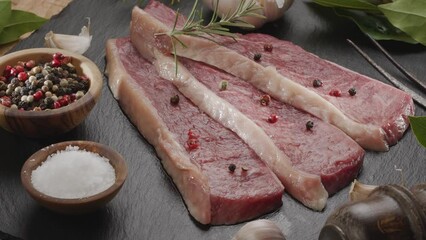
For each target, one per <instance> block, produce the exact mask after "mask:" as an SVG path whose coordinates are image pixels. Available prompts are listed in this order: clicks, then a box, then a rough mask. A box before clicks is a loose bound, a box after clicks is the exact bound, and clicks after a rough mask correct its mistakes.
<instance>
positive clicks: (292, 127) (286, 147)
mask: <svg viewBox="0 0 426 240" xmlns="http://www.w3.org/2000/svg"><path fill="white" fill-rule="evenodd" d="M180 61H181V62H182V63H183V64H184V65H185V66H186V67H187V68H188V70H189V71H190V72H191V73H192V74H193V75H194V76H195V77H196V78H197V79H198V80H199V81H200V82H202V83H203V84H205V85H206V86H207V87H209V88H210V89H211V90H212V91H214V92H215V93H216V94H217V95H219V96H220V97H222V98H223V99H225V100H227V101H228V102H230V103H231V104H233V105H234V106H236V107H237V108H238V110H240V111H241V112H242V113H244V114H245V115H247V116H248V117H249V118H250V119H252V120H253V121H254V122H255V123H256V124H257V125H259V126H260V127H262V128H263V130H264V131H265V132H266V134H268V136H269V137H270V138H272V140H273V141H274V143H275V144H276V145H277V146H278V147H279V148H280V149H281V150H282V151H283V152H284V153H285V154H286V155H287V156H288V157H289V158H290V160H291V162H292V164H293V166H295V167H296V168H298V169H300V170H302V171H305V172H308V173H312V174H315V175H319V176H321V181H322V183H323V185H324V187H325V188H326V189H327V191H328V193H329V194H333V193H335V192H337V191H338V190H340V189H342V188H343V187H345V186H347V185H348V184H349V183H350V182H352V181H353V179H354V178H355V177H356V176H357V175H358V173H359V170H360V169H361V167H362V162H363V157H364V150H363V149H362V148H361V147H360V146H359V145H358V144H357V143H356V142H355V141H353V140H352V139H351V138H350V137H348V136H347V135H346V134H344V133H343V132H342V131H340V130H339V129H337V128H336V127H334V126H332V125H330V124H328V123H326V122H323V121H321V120H320V119H318V118H316V117H314V116H312V115H310V114H308V113H305V112H302V111H300V110H297V109H295V108H294V107H292V106H290V105H288V104H284V103H282V102H279V101H276V100H275V99H270V100H269V96H268V95H266V94H265V93H263V92H261V91H260V90H258V89H256V88H255V87H253V86H252V85H251V84H249V83H247V82H244V81H241V80H240V79H238V78H236V77H234V76H232V75H230V74H227V73H225V72H223V71H220V70H218V69H216V68H212V67H210V66H208V65H205V64H203V63H200V62H195V61H192V60H189V59H181V60H180ZM223 81H226V83H227V87H226V89H222V88H221V83H223ZM265 97H266V99H268V100H267V102H265V101H264V100H265V99H264V98H265ZM262 101H263V102H262ZM275 116H276V117H277V118H276V119H274V118H275ZM308 121H311V122H313V124H314V127H313V128H311V129H307V127H306V124H307V122H308Z"/></svg>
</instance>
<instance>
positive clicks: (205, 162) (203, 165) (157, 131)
mask: <svg viewBox="0 0 426 240" xmlns="http://www.w3.org/2000/svg"><path fill="white" fill-rule="evenodd" d="M107 63H108V65H107V72H108V78H109V86H110V88H111V90H112V92H113V94H114V96H115V97H116V98H117V99H118V101H119V103H120V106H121V107H122V109H123V111H124V112H125V113H126V115H127V116H128V117H129V118H130V119H131V121H132V122H133V123H134V124H135V126H136V127H137V128H138V130H139V131H140V132H141V134H142V135H143V136H144V137H145V138H146V139H147V140H148V141H149V142H150V143H151V144H152V145H153V146H154V148H155V149H156V152H157V154H158V156H159V158H160V159H161V162H162V165H163V166H164V168H165V169H166V171H167V172H168V174H169V175H170V176H171V178H172V179H173V181H174V183H175V185H176V186H177V187H178V189H179V191H180V193H181V195H182V197H183V199H184V201H185V203H186V205H187V207H188V210H189V212H190V213H191V215H192V216H193V217H194V218H195V219H196V220H197V221H199V222H200V223H203V224H232V223H237V222H241V221H246V220H249V219H252V218H255V217H259V216H260V215H262V214H265V213H268V212H271V211H273V210H276V209H277V208H279V207H280V206H281V204H282V201H281V198H282V194H283V190H284V189H283V186H282V184H281V183H280V182H279V180H278V179H277V177H276V176H275V175H274V174H273V173H272V172H271V170H270V169H269V168H268V167H267V166H266V165H265V164H264V163H263V162H262V161H261V160H260V159H259V157H258V156H257V155H256V154H255V153H254V152H253V150H252V149H251V148H249V147H248V146H247V145H246V144H245V143H244V142H243V141H242V140H241V139H240V138H239V137H238V136H236V135H235V134H234V133H233V132H231V131H230V130H228V129H226V128H224V127H223V126H222V125H220V124H218V123H217V122H215V121H214V120H212V119H211V118H210V117H208V116H207V115H206V114H204V113H202V112H200V111H199V109H198V108H197V107H195V106H194V105H193V104H192V103H191V102H190V101H189V100H188V99H186V98H185V97H184V96H183V95H182V94H180V93H179V91H178V90H177V89H176V87H174V86H173V84H172V83H171V82H170V81H167V80H164V79H162V78H160V77H159V76H158V74H157V72H156V70H155V68H154V67H153V65H152V64H151V63H150V62H148V61H146V60H145V59H143V58H142V57H141V56H140V55H139V53H138V52H137V51H136V49H134V47H133V46H132V44H131V43H130V42H129V40H128V39H118V40H109V41H108V43H107ZM174 96H178V99H179V101H178V103H177V104H176V102H177V100H176V99H177V97H174ZM171 98H173V99H174V100H171ZM234 167H235V168H234Z"/></svg>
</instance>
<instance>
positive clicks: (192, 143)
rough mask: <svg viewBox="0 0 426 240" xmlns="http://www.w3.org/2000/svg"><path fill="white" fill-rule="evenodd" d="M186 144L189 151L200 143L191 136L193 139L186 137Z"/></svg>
mask: <svg viewBox="0 0 426 240" xmlns="http://www.w3.org/2000/svg"><path fill="white" fill-rule="evenodd" d="M186 143H187V145H188V149H189V150H190V151H192V150H195V149H197V148H198V147H199V146H200V144H199V143H198V140H197V139H195V138H193V139H188V141H187V142H186Z"/></svg>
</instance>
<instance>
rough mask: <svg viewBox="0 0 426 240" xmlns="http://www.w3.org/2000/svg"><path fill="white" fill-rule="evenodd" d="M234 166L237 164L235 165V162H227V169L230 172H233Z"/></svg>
mask: <svg viewBox="0 0 426 240" xmlns="http://www.w3.org/2000/svg"><path fill="white" fill-rule="evenodd" d="M236 168H237V166H235V164H233V163H231V164H229V166H228V169H229V171H230V172H234V171H235V169H236Z"/></svg>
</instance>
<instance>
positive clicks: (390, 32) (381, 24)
mask: <svg viewBox="0 0 426 240" xmlns="http://www.w3.org/2000/svg"><path fill="white" fill-rule="evenodd" d="M334 11H335V12H336V14H337V15H339V16H341V17H346V18H349V19H351V20H352V21H354V22H355V23H356V25H357V26H358V27H359V29H361V31H363V32H364V33H366V34H368V35H370V36H371V37H372V38H374V39H376V40H397V41H403V42H407V43H412V44H414V43H417V41H416V40H414V39H413V38H411V37H410V36H409V35H407V34H406V33H404V32H403V31H401V30H400V29H398V28H396V27H395V26H393V25H392V24H391V23H390V22H389V21H388V20H387V19H386V18H385V17H384V16H380V15H372V14H367V13H365V12H360V11H353V10H346V9H340V8H335V9H334Z"/></svg>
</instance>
